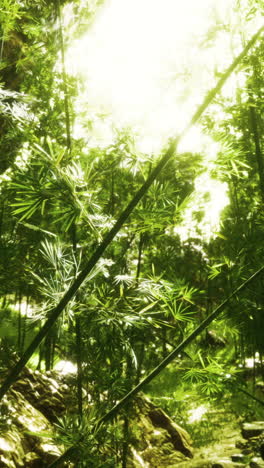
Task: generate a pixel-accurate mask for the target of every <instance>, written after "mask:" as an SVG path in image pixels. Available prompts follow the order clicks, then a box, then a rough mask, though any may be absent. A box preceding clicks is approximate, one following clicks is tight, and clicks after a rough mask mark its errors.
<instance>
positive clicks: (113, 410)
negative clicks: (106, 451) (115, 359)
mask: <svg viewBox="0 0 264 468" xmlns="http://www.w3.org/2000/svg"><path fill="white" fill-rule="evenodd" d="M263 271H264V266H262V267H261V268H260V269H259V270H257V271H256V272H255V273H253V275H251V276H250V278H248V279H247V280H246V281H244V282H243V283H242V284H241V285H240V286H238V288H236V289H235V290H234V291H233V292H232V293H231V294H230V296H228V297H227V298H226V299H225V300H224V301H223V302H222V303H221V304H220V305H219V306H218V307H216V309H215V310H214V311H213V312H212V313H211V314H210V315H208V317H207V318H206V319H205V320H203V321H202V323H200V325H198V327H196V328H195V330H194V331H193V332H192V333H191V334H190V335H189V336H187V338H185V340H183V341H182V342H181V343H180V344H179V345H178V346H176V348H174V350H173V351H172V352H171V353H170V354H168V356H167V357H166V358H165V359H163V361H162V362H161V363H160V364H159V365H158V366H157V367H155V369H153V371H151V372H150V374H148V375H147V376H146V377H145V378H144V379H143V380H142V381H141V382H139V384H138V385H136V386H135V387H134V388H132V390H130V392H128V393H127V394H126V395H125V396H124V397H123V398H122V399H121V400H120V401H119V402H118V403H117V404H116V405H115V406H113V408H111V409H110V411H108V412H107V413H106V414H105V415H104V416H103V417H102V418H101V419H99V421H98V422H97V424H96V427H95V428H94V431H95V432H96V430H97V429H98V428H99V427H100V426H101V425H102V424H104V423H105V422H107V421H109V420H111V419H112V418H114V417H115V416H116V415H117V413H118V412H119V411H120V409H121V408H124V406H125V405H126V404H127V403H128V401H129V400H131V398H133V397H134V396H135V395H136V394H137V393H138V392H140V390H141V389H142V388H143V387H144V386H145V385H147V384H148V383H150V382H151V381H152V380H153V379H154V378H155V377H156V376H157V375H158V374H159V373H160V372H161V371H162V370H163V369H165V367H167V365H168V364H170V363H171V362H172V361H173V360H174V358H175V357H177V356H178V354H179V353H180V352H182V351H183V350H184V348H186V346H188V344H190V343H191V342H192V341H193V340H194V339H195V338H196V337H197V336H199V335H200V334H201V333H202V331H203V330H205V328H207V327H208V325H210V323H212V322H213V320H215V319H216V318H217V317H218V316H219V315H220V314H221V312H222V310H223V309H224V308H225V306H226V305H227V304H228V303H229V301H230V300H231V299H232V298H233V297H235V296H236V295H237V294H238V293H240V292H241V291H243V289H245V288H246V287H247V286H248V285H249V284H250V283H252V281H254V280H255V279H256V278H257V277H258V276H259V275H260V274H261V273H263ZM240 390H241V391H243V392H244V393H246V394H248V393H247V392H246V391H244V390H243V389H240ZM248 395H249V396H251V397H252V398H254V397H253V396H252V395H250V394H248ZM257 401H258V402H259V403H260V404H262V405H264V402H262V401H261V400H257ZM82 440H83V437H80V442H81V441H82ZM77 450H78V449H77V447H76V446H72V447H70V448H69V449H68V450H66V451H65V452H64V453H63V454H62V455H61V456H60V457H59V458H57V460H55V461H54V462H53V463H52V464H51V465H49V467H48V468H55V467H57V466H60V465H61V463H63V462H65V461H66V460H69V459H70V458H71V457H72V456H73V455H75V454H76V452H77Z"/></svg>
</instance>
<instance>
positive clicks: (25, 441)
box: [0, 389, 61, 468]
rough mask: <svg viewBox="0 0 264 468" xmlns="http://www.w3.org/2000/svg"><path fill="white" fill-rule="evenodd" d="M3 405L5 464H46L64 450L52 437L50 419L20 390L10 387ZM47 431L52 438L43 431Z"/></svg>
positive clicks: (1, 459)
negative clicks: (57, 445)
mask: <svg viewBox="0 0 264 468" xmlns="http://www.w3.org/2000/svg"><path fill="white" fill-rule="evenodd" d="M7 404H8V412H6V405H7ZM1 407H3V408H4V418H3V413H2V414H1V417H2V418H1V436H0V467H1V468H5V467H6V468H18V467H21V468H22V467H27V468H42V467H43V468H44V466H47V464H48V463H50V462H51V461H53V460H54V459H55V458H57V457H58V456H59V455H60V454H61V450H60V449H59V448H58V447H56V446H55V445H54V444H53V443H52V441H51V435H52V426H51V424H50V422H49V421H48V420H47V418H46V417H45V416H44V415H43V414H41V413H40V412H39V411H38V410H37V409H36V408H34V407H33V406H32V405H30V403H29V402H28V401H27V400H26V399H25V398H24V396H23V395H22V394H21V393H20V392H18V391H17V390H14V389H11V390H9V392H8V394H7V395H6V396H5V397H4V399H3V403H2V405H1ZM43 432H45V434H50V438H49V437H48V435H47V436H46V437H45V438H44V437H43V436H41V435H39V434H40V433H43ZM45 444H46V446H45ZM47 444H48V445H47Z"/></svg>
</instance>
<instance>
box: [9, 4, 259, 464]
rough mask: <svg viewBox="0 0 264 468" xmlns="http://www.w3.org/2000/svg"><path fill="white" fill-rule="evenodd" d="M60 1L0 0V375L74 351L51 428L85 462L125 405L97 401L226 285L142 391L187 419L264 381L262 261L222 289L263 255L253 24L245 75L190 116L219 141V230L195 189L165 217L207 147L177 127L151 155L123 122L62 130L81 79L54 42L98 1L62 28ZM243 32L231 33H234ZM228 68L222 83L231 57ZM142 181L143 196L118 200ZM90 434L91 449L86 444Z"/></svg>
mask: <svg viewBox="0 0 264 468" xmlns="http://www.w3.org/2000/svg"><path fill="white" fill-rule="evenodd" d="M62 3H67V2H61V4H60V2H59V0H57V1H55V3H53V2H48V1H44V0H36V1H34V2H30V1H27V0H24V1H21V2H18V1H16V2H13V1H12V0H4V1H3V2H2V6H1V8H0V18H1V26H0V28H1V47H0V53H1V82H0V111H1V115H0V123H1V126H0V136H1V140H0V151H1V156H0V158H1V159H0V172H1V175H0V192H1V199H0V249H1V258H0V278H1V281H0V291H1V310H0V321H1V366H2V369H4V370H5V369H6V364H7V362H9V363H15V362H19V363H20V364H18V367H17V372H15V374H14V375H13V377H12V378H11V381H10V382H9V384H8V386H9V385H10V384H11V383H12V379H14V378H16V377H17V374H18V372H19V369H20V370H21V369H22V367H23V366H24V365H25V364H28V365H30V366H33V367H34V368H36V367H37V368H38V369H39V370H41V371H46V370H50V369H52V368H53V367H54V365H55V364H56V363H57V362H58V361H60V360H65V361H70V362H72V363H74V364H76V366H77V378H76V393H77V399H78V413H77V414H72V411H70V416H69V420H68V421H64V423H63V424H64V427H63V428H61V430H62V432H63V431H64V432H63V434H64V435H63V436H61V437H62V439H63V442H65V446H66V448H68V447H69V446H70V447H71V446H72V445H75V444H76V443H77V439H76V431H77V432H78V437H79V436H80V437H83V436H84V435H85V440H86V444H84V443H83V438H82V439H81V442H80V444H79V445H80V446H81V449H82V450H83V452H82V453H85V454H86V455H84V457H85V456H86V461H87V453H90V455H89V456H91V457H92V460H91V461H90V462H89V463H94V466H101V465H100V463H102V460H103V458H104V457H106V458H107V457H108V458H107V460H104V463H105V465H102V466H117V460H118V463H119V462H120V463H122V466H123V467H125V466H126V465H125V457H126V453H127V442H128V441H129V437H130V436H129V434H130V427H129V406H126V407H125V408H126V411H123V408H120V412H119V416H120V418H119V419H117V420H115V423H113V421H112V420H111V418H110V417H109V418H106V417H105V415H108V414H109V413H108V412H109V411H110V410H111V408H113V407H114V406H115V405H116V403H117V402H118V401H120V399H121V398H122V397H124V396H125V395H126V394H127V393H128V392H129V391H130V390H131V389H132V388H134V387H135V386H136V385H138V384H139V382H140V381H141V380H142V379H143V378H144V377H145V376H146V375H148V374H149V373H150V372H152V370H153V369H154V368H155V367H156V366H159V364H160V362H161V361H163V359H165V358H166V356H168V354H169V353H171V352H173V350H174V349H175V348H176V349H177V346H178V345H180V343H181V342H182V341H183V340H185V339H186V338H187V337H188V336H189V335H191V334H192V333H193V332H194V330H196V329H197V327H199V326H200V324H201V323H202V322H203V321H204V320H206V319H207V318H208V317H210V314H211V313H212V312H213V311H214V310H215V309H216V308H217V307H218V306H220V305H221V304H222V302H223V301H225V300H226V299H228V298H229V297H230V295H231V296H232V297H231V299H230V300H229V299H228V301H226V302H225V304H224V307H223V310H222V313H221V315H220V316H219V317H216V320H215V321H213V322H212V323H211V324H210V323H209V322H208V325H209V326H208V327H207V328H206V329H203V330H202V329H201V332H200V333H197V337H196V338H195V339H192V340H190V343H189V344H188V346H187V347H186V349H184V351H183V352H182V353H181V354H179V353H176V354H177V355H176V356H174V357H175V358H176V359H174V361H173V362H171V363H170V365H169V366H168V367H167V368H166V369H165V370H163V371H162V373H161V374H160V375H159V376H158V377H157V378H156V379H154V380H152V381H151V382H148V384H147V385H146V386H145V387H144V390H145V391H146V392H148V393H149V394H151V395H152V396H153V397H155V398H157V399H160V400H162V398H165V397H166V398H167V399H166V406H167V408H168V409H170V410H171V411H172V412H175V411H176V407H177V412H178V414H180V416H179V417H180V418H181V419H182V420H184V414H185V413H184V411H185V409H184V408H185V404H186V403H187V402H189V401H190V398H191V399H194V400H196V401H197V406H198V405H199V401H201V400H202V401H206V400H208V399H210V400H211V401H212V400H215V401H217V399H218V398H221V397H222V396H223V394H228V395H230V398H231V396H234V395H236V394H237V392H240V391H242V392H243V391H244V393H245V392H247V393H249V394H253V397H254V394H255V387H256V385H255V384H256V382H257V381H259V380H261V379H264V363H263V356H264V341H263V329H264V316H263V286H264V284H263V283H264V278H263V274H259V275H258V276H257V277H255V278H254V280H252V281H251V282H250V283H249V284H248V286H247V288H244V289H243V290H241V291H238V292H237V294H235V295H232V294H233V291H236V289H237V288H238V287H239V286H240V285H241V284H243V282H244V281H246V280H247V279H248V278H250V277H251V275H253V274H254V273H255V272H256V271H258V270H259V269H260V268H261V267H262V266H263V261H262V259H263V254H264V247H263V234H264V219H263V210H262V204H263V201H264V165H263V164H264V163H263V154H262V148H263V132H262V128H263V111H264V105H263V87H264V84H263V83H264V76H263V51H264V48H263V29H262V34H261V33H260V34H259V35H258V37H255V42H254V43H252V44H251V47H250V48H249V47H248V49H247V50H246V53H245V54H244V55H241V56H240V57H239V60H238V61H237V66H238V68H239V70H238V73H240V75H242V76H243V80H241V83H243V86H242V85H240V86H237V89H236V93H235V97H234V96H232V98H227V97H226V96H225V95H224V94H221V87H222V84H223V83H222V84H221V83H220V85H219V86H218V88H215V91H217V92H218V95H217V97H216V98H215V94H216V93H213V94H212V95H210V94H209V95H208V96H207V97H206V98H205V101H204V105H202V106H201V107H200V108H199V109H198V113H197V114H196V115H195V116H194V118H193V121H192V123H195V122H196V120H197V119H198V118H199V119H200V125H201V127H202V130H203V132H204V134H206V135H208V136H209V137H210V138H211V139H212V140H213V141H215V142H217V144H218V148H219V150H218V154H217V158H216V159H215V161H214V163H213V164H212V166H211V167H212V168H211V173H210V176H211V177H212V178H215V180H216V181H221V182H225V183H226V184H227V186H228V194H229V199H230V201H229V204H228V206H226V207H225V209H224V211H223V213H222V218H221V228H220V229H219V232H214V233H212V235H211V236H210V237H209V238H205V237H204V236H203V232H202V226H203V224H202V220H203V219H204V217H205V215H206V209H207V206H208V205H207V202H208V200H210V193H207V194H205V195H204V199H202V200H200V201H199V203H198V202H197V204H196V208H195V209H194V211H193V214H192V229H191V234H189V236H188V237H187V238H186V239H183V238H182V237H181V236H180V234H179V232H178V231H177V226H181V224H182V223H183V222H184V218H185V216H186V209H187V207H188V204H189V203H190V201H191V200H192V197H194V196H195V181H196V179H197V177H199V176H201V175H202V174H203V173H204V172H205V168H206V167H207V165H208V157H207V156H208V155H206V154H200V153H199V152H197V153H196V152H195V153H182V154H178V153H177V144H176V140H172V141H170V142H169V143H168V145H167V146H166V147H165V148H164V150H163V151H162V152H161V154H160V155H155V156H150V155H148V154H143V153H140V154H139V152H138V151H137V148H136V145H135V141H134V136H133V132H132V131H129V130H127V129H123V130H122V131H120V130H119V131H116V137H115V142H114V143H113V144H111V145H110V146H108V147H103V148H101V147H93V148H91V147H89V148H88V149H87V139H85V138H73V136H72V127H73V125H74V121H75V119H76V115H75V110H74V109H75V108H74V101H75V97H76V95H77V89H78V86H77V84H78V83H77V80H76V77H73V76H70V75H68V74H67V73H66V70H65V51H66V49H67V45H68V44H69V42H70V41H71V40H72V38H73V36H75V37H78V36H79V35H80V34H81V33H82V32H83V30H84V23H85V24H86V26H85V27H87V24H89V23H92V21H93V18H94V15H96V11H97V9H98V8H99V7H100V3H102V2H99V1H97V2H93V3H92V2H82V1H77V0H76V1H75V2H74V3H72V12H73V15H72V23H71V25H70V27H69V31H70V34H69V33H67V31H63V28H62V17H63V4H62ZM91 5H92V6H91ZM261 8H263V2H261V1H258V2H256V1H254V2H250V1H248V2H244V4H243V8H242V7H241V8H240V10H236V14H240V15H241V22H242V24H246V23H247V21H248V22H249V21H250V20H251V19H252V17H253V16H254V15H258V14H260V12H261ZM238 11H239V13H238ZM243 22H244V23H243ZM218 27H219V30H220V29H221V28H220V26H218ZM217 32H218V31H217V28H216V30H215V31H212V32H211V39H210V40H213V39H214V34H215V35H216V34H217ZM255 32H256V31H255ZM232 33H233V34H239V33H241V32H239V31H237V32H236V33H235V32H232V31H227V32H226V34H230V35H232ZM241 34H242V33H241ZM244 39H245V38H243V40H244ZM250 39H251V38H250V36H248V37H246V40H245V41H244V42H243V40H242V39H241V43H243V44H244V47H246V45H247V44H248V43H249V40H250ZM208 43H209V38H208ZM240 50H242V47H241V48H240ZM58 61H59V62H60V63H61V64H62V65H61V66H58ZM225 72H226V70H221V73H220V82H221V79H222V78H226V79H228V78H229V77H230V76H231V75H232V73H234V72H236V71H234V70H233V69H232V70H229V71H228V73H227V74H226V76H225V75H224V74H225ZM218 75H219V72H218ZM217 79H219V76H218V78H217V76H216V83H217ZM218 83H219V81H218ZM213 98H215V100H214V109H213V110H212V109H210V104H211V100H212V99H213ZM215 109H217V112H216V111H215ZM219 115H221V119H220V118H219ZM83 121H85V116H83ZM86 125H87V127H89V128H91V127H92V125H93V122H88V123H87V124H86ZM89 128H88V130H87V131H89ZM168 156H169V157H168ZM160 158H161V159H160ZM162 158H163V159H162ZM164 158H165V159H166V164H165V162H164V164H163V166H164V167H161V169H162V170H159V171H158V170H156V172H155V175H153V168H155V167H157V166H156V164H157V161H159V160H161V161H165V159H164ZM154 171H155V169H154ZM144 184H145V188H146V189H148V190H146V193H145V195H144V196H143V197H141V195H140V196H138V200H137V203H136V202H135V203H133V202H132V205H131V206H130V205H129V203H130V202H131V200H135V198H134V197H135V196H137V194H139V193H140V192H139V190H140V189H141V187H142V186H143V187H144ZM146 184H147V185H149V187H147V185H146ZM142 195H143V192H142ZM128 205H129V206H130V208H131V209H130V211H131V213H127V212H126V211H125V210H126V207H127V206H128ZM124 213H125V215H124ZM128 214H130V216H128ZM109 233H110V234H109ZM111 233H112V234H111ZM98 246H99V247H98ZM94 252H95V253H94ZM69 291H70V293H69ZM58 304H59V306H58ZM47 323H48V324H49V326H48V327H46V328H45V325H44V324H47ZM43 326H44V328H43ZM39 333H40V334H39ZM35 337H36V341H35V345H33V346H32V345H30V343H31V342H32V339H33V338H35ZM38 337H39V338H38ZM40 341H41V343H40ZM29 346H31V347H30V348H28V347H29ZM24 353H25V354H24ZM19 358H21V360H20V361H19ZM250 358H251V359H252V362H253V370H252V371H251V374H250V380H249V381H246V380H245V375H246V363H247V362H248V360H249V359H250ZM19 366H20V367H19ZM163 367H165V366H163ZM156 374H157V375H158V372H156ZM84 390H85V392H86V393H84ZM4 392H5V390H4ZM84 394H85V395H89V400H91V401H92V402H93V411H92V412H90V413H89V412H88V411H87V401H86V397H85V398H84V397H83V395H84ZM248 398H249V400H248V405H249V404H250V403H249V402H250V396H249V397H248ZM255 398H257V400H258V397H256V395H255ZM188 404H189V403H188ZM243 404H244V405H245V406H246V405H247V403H245V402H244V403H243ZM258 404H259V402H256V405H258ZM262 404H263V403H262ZM163 406H164V403H163ZM259 407H260V408H261V405H259ZM257 408H258V406H256V408H254V411H256V412H257V411H258V409H257ZM116 413H117V411H116ZM115 416H116V414H115ZM101 418H103V421H106V419H110V420H111V422H112V425H111V427H110V428H109V430H108V432H107V431H105V432H104V435H103V436H102V434H101V433H100V431H99V432H98V433H96V432H95V431H94V428H95V427H97V424H98V422H99V421H100V420H101ZM65 434H66V435H65ZM96 437H98V438H99V440H100V446H101V447H103V448H102V451H101V452H102V453H100V451H96V453H95V452H94V451H93V450H92V449H91V447H92V446H93V445H94V440H95V438H96ZM100 438H101V439H100ZM103 439H104V440H103ZM113 441H114V443H113ZM97 443H98V442H97ZM109 446H111V450H110V449H107V447H109ZM96 457H98V458H96ZM111 460H114V462H113V461H111ZM121 460H122V462H121ZM106 463H109V464H108V465H107V464H106ZM111 463H112V465H111ZM84 466H85V465H84ZM87 466H92V465H89V464H88V465H87Z"/></svg>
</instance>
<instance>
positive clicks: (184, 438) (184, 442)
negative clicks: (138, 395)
mask: <svg viewBox="0 0 264 468" xmlns="http://www.w3.org/2000/svg"><path fill="white" fill-rule="evenodd" d="M148 416H149V418H150V419H151V421H152V423H153V425H154V426H156V427H161V428H162V429H165V430H166V431H167V432H168V434H169V435H170V438H171V442H172V444H173V447H174V449H175V450H178V451H179V452H181V453H183V455H185V456H186V457H189V458H192V457H193V454H192V449H191V446H190V443H191V440H190V437H189V435H188V433H187V432H186V431H185V430H184V429H182V427H180V426H178V424H176V423H174V422H173V421H172V420H171V418H170V417H169V416H168V415H167V414H166V413H165V412H164V411H163V410H162V409H161V408H154V409H152V410H151V411H149V413H148Z"/></svg>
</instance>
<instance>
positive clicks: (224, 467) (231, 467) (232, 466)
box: [211, 458, 245, 468]
mask: <svg viewBox="0 0 264 468" xmlns="http://www.w3.org/2000/svg"><path fill="white" fill-rule="evenodd" d="M240 467H241V468H242V467H245V464H244V463H236V462H233V461H231V460H229V459H227V458H223V459H222V460H218V461H215V462H213V463H212V465H211V468H240Z"/></svg>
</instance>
